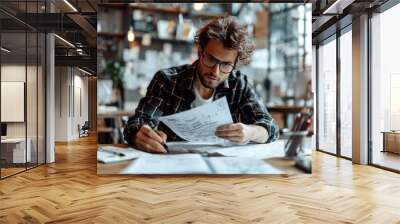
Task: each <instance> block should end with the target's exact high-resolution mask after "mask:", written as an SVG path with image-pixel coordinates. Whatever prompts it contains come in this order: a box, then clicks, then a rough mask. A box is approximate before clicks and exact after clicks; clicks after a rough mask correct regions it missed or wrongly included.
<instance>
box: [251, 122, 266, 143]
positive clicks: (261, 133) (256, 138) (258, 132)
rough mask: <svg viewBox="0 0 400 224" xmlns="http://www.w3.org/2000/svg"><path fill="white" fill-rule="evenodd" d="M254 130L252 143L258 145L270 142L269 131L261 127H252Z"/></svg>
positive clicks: (252, 125)
mask: <svg viewBox="0 0 400 224" xmlns="http://www.w3.org/2000/svg"><path fill="white" fill-rule="evenodd" d="M250 127H251V129H252V136H251V138H250V141H253V142H257V143H265V142H266V141H267V140H268V137H269V135H268V132H267V130H266V129H265V128H264V127H262V126H259V125H254V124H251V125H250Z"/></svg>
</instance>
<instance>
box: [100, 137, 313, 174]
mask: <svg viewBox="0 0 400 224" xmlns="http://www.w3.org/2000/svg"><path fill="white" fill-rule="evenodd" d="M114 146H119V147H126V146H125V145H114ZM283 155H284V152H283V148H282V149H281V150H277V149H273V150H271V153H269V154H268V155H267V156H265V157H264V159H263V161H264V162H265V163H266V164H267V165H271V166H273V167H274V168H277V169H279V170H282V171H283V172H284V173H283V174H278V175H280V176H288V175H294V174H301V173H304V172H303V171H301V170H299V169H297V168H296V167H295V161H294V160H293V159H287V158H284V157H283ZM307 158H309V159H311V156H307ZM134 163H135V160H127V161H121V162H115V163H107V164H104V163H100V162H98V163H97V174H120V173H121V172H122V171H123V170H125V169H126V168H127V167H129V166H131V165H132V164H134ZM217 174H218V173H217ZM238 174H240V173H238ZM262 175H277V174H268V173H266V174H262Z"/></svg>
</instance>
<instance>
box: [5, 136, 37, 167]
mask: <svg viewBox="0 0 400 224" xmlns="http://www.w3.org/2000/svg"><path fill="white" fill-rule="evenodd" d="M26 142H27V143H28V144H27V147H26V153H25V138H6V139H1V157H2V158H1V159H3V160H5V163H25V162H30V161H31V157H32V154H31V146H32V140H31V139H30V138H27V139H26ZM25 159H27V161H25Z"/></svg>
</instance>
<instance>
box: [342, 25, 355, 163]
mask: <svg viewBox="0 0 400 224" xmlns="http://www.w3.org/2000/svg"><path fill="white" fill-rule="evenodd" d="M351 48H352V33H351V31H349V32H347V33H344V34H343V35H342V36H341V37H340V122H341V124H340V128H341V129H340V131H341V132H340V135H341V136H340V144H341V146H340V150H341V155H343V156H345V157H349V158H351V156H352V148H351V142H352V137H351V136H352V96H353V95H352V49H351Z"/></svg>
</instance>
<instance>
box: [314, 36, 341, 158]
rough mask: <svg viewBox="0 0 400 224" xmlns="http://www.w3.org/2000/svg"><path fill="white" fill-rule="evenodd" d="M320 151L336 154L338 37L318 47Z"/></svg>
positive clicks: (318, 140)
mask: <svg viewBox="0 0 400 224" xmlns="http://www.w3.org/2000/svg"><path fill="white" fill-rule="evenodd" d="M317 53H318V61H317V63H318V71H317V74H318V99H317V100H318V108H317V113H318V139H317V142H318V149H319V150H322V151H326V152H329V153H335V154H336V132H337V129H336V95H337V94H336V76H337V74H336V36H332V37H331V38H329V39H328V40H326V41H325V42H324V43H322V44H320V45H319V47H318V52H317Z"/></svg>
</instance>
